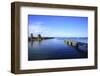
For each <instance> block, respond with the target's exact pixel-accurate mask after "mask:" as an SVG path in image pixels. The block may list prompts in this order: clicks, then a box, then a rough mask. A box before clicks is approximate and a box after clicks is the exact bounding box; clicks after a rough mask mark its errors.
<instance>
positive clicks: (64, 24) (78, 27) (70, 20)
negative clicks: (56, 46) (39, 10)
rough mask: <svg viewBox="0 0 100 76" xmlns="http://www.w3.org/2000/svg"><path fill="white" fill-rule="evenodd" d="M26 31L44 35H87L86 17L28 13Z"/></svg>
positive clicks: (35, 34)
mask: <svg viewBox="0 0 100 76" xmlns="http://www.w3.org/2000/svg"><path fill="white" fill-rule="evenodd" d="M28 28H29V29H28V30H29V31H28V33H29V36H30V33H33V35H34V36H37V35H38V34H41V35H42V36H44V37H87V36H88V17H75V16H72V17H71V16H49V15H28Z"/></svg>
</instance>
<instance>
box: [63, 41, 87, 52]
mask: <svg viewBox="0 0 100 76" xmlns="http://www.w3.org/2000/svg"><path fill="white" fill-rule="evenodd" d="M64 43H65V44H67V45H69V46H72V47H74V48H76V49H78V50H80V51H83V52H86V51H87V50H88V44H87V43H82V42H78V41H72V40H64Z"/></svg>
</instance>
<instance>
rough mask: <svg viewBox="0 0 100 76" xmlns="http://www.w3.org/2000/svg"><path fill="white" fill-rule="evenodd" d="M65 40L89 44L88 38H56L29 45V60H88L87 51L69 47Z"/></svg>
mask: <svg viewBox="0 0 100 76" xmlns="http://www.w3.org/2000/svg"><path fill="white" fill-rule="evenodd" d="M64 40H74V41H78V42H84V43H87V40H88V39H87V38H54V39H47V40H42V41H30V42H29V43H28V60H51V59H78V58H87V57H88V56H87V51H85V52H84V51H79V50H78V49H76V48H74V47H71V46H68V45H67V44H65V43H64Z"/></svg>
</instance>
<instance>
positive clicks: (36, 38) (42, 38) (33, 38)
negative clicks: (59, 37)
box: [28, 37, 55, 41]
mask: <svg viewBox="0 0 100 76" xmlns="http://www.w3.org/2000/svg"><path fill="white" fill-rule="evenodd" d="M54 38H55V37H41V38H38V37H32V38H31V37H29V38H28V40H29V41H31V40H46V39H54Z"/></svg>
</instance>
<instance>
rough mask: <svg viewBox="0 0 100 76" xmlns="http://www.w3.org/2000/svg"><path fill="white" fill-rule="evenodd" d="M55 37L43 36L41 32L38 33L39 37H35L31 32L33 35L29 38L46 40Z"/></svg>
mask: <svg viewBox="0 0 100 76" xmlns="http://www.w3.org/2000/svg"><path fill="white" fill-rule="evenodd" d="M53 38H54V37H42V36H41V34H38V36H37V37H34V36H33V34H32V33H31V36H30V37H29V38H28V40H29V41H31V40H34V41H35V40H37V41H39V40H46V39H53Z"/></svg>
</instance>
